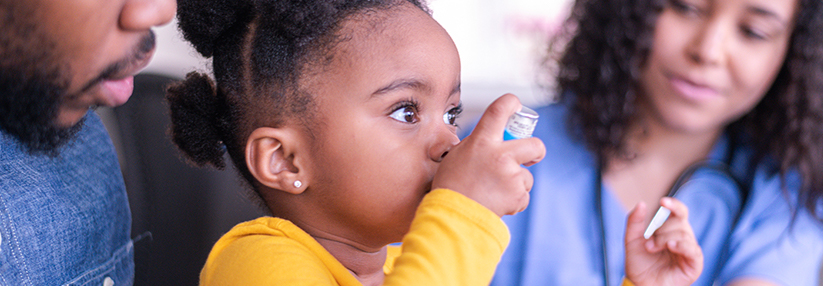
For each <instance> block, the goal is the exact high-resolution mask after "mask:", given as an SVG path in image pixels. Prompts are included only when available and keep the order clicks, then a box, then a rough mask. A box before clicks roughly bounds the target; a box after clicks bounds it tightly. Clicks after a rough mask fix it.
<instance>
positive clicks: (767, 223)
mask: <svg viewBox="0 0 823 286" xmlns="http://www.w3.org/2000/svg"><path fill="white" fill-rule="evenodd" d="M536 111H537V112H538V113H539V114H540V119H539V121H538V125H537V127H536V129H535V134H534V136H535V137H538V138H540V139H541V140H543V143H544V144H545V145H546V151H547V153H546V157H545V159H544V160H543V161H542V162H540V163H538V164H536V165H534V166H531V167H530V168H529V169H530V171H531V172H532V174H533V175H534V178H535V181H534V187H533V188H532V191H531V202H530V203H529V207H528V208H527V209H526V210H525V211H523V212H521V213H519V214H517V215H514V216H506V217H504V218H503V219H504V221H505V222H506V224H507V225H508V226H509V229H510V231H511V233H512V240H511V243H510V244H509V247H508V248H507V250H506V252H505V253H504V255H503V258H502V260H501V262H500V265H499V266H498V268H497V272H496V273H495V278H494V281H493V282H492V285H496V286H501V285H603V281H602V279H603V278H602V269H603V255H602V252H601V234H600V233H601V229H600V227H599V219H600V218H599V217H598V216H597V215H596V211H595V204H594V195H595V192H594V188H595V176H596V171H597V170H596V168H595V167H596V161H595V157H594V154H592V153H591V152H589V151H588V150H587V149H586V147H585V145H584V143H583V142H582V140H579V139H577V137H573V136H570V132H569V130H570V129H569V128H568V126H567V124H566V119H567V107H565V105H563V104H556V105H551V106H547V107H543V108H540V109H537V110H536ZM727 148H728V143H727V140H726V139H725V138H722V139H721V140H719V142H718V143H717V144H716V146H715V147H714V149H713V151H712V152H711V154H710V156H709V157H710V158H712V159H717V160H721V161H722V160H724V159H723V158H725V156H726V154H729V153H728V151H729V150H728V149H727ZM731 151H732V153H731V154H733V155H732V156H733V157H732V158H733V159H732V161H731V165H732V168H731V172H732V173H733V174H734V176H735V177H736V178H740V179H739V181H741V182H743V183H744V184H750V185H751V188H750V190H749V191H748V197H747V202H746V204H745V209H743V212H742V213H741V214H740V218H739V221H738V222H737V223H736V224H735V223H734V221H735V218H736V216H737V213H738V211H739V209H740V207H741V205H742V204H741V200H742V198H743V197H742V196H741V193H740V191H739V190H738V187H737V185H736V184H735V182H734V180H733V179H731V178H729V177H728V176H727V175H724V173H722V172H717V171H711V170H700V171H698V172H696V173H695V174H694V176H692V179H691V180H690V181H689V182H688V183H687V184H686V185H684V186H683V188H682V189H681V190H680V191H679V192H678V194H677V198H678V199H680V200H681V201H683V202H684V203H685V204H686V205H687V206H688V207H689V222H690V223H691V225H692V228H693V229H694V232H695V236H696V237H697V240H698V242H699V243H700V246H701V247H702V249H703V254H704V257H705V264H704V270H703V273H702V275H701V276H700V278H699V279H698V280H697V282H696V283H695V284H694V285H713V283H714V282H719V283H720V284H721V285H722V284H725V283H727V282H730V281H732V280H734V279H735V278H741V277H752V278H759V279H765V280H769V281H772V282H774V283H777V284H781V285H798V286H799V285H809V286H814V285H817V280H818V271H819V269H820V266H821V258H823V226H821V224H819V223H817V222H816V221H815V220H814V219H813V218H812V217H811V216H810V215H809V213H807V212H806V211H805V210H801V211H800V212H799V214H798V216H797V217H796V219H795V221H794V224H793V225H792V227H791V228H790V223H791V221H792V206H791V205H790V204H789V202H794V201H795V198H796V190H797V187H798V185H799V183H800V180H799V179H798V176H797V175H796V174H794V175H790V176H789V177H788V180H787V182H786V183H787V187H788V190H790V192H789V197H786V196H785V195H784V194H782V193H781V182H780V177H779V175H778V174H776V173H775V172H774V170H775V169H774V167H773V166H774V164H773V163H770V162H768V161H767V162H765V163H761V164H759V165H758V166H757V168H756V170H755V171H754V172H747V171H746V168H745V167H746V166H747V165H748V163H747V160H748V159H749V158H750V155H751V154H750V153H751V152H750V151H749V150H747V149H746V148H737V149H735V150H731ZM746 174H750V175H749V176H748V177H749V178H745V177H746ZM751 174H753V175H751ZM603 188H604V189H603V216H604V218H605V226H606V240H607V248H608V250H607V251H608V256H609V270H610V280H611V282H610V284H611V285H620V280H621V279H622V277H623V276H624V273H625V272H624V265H623V264H624V247H623V237H624V232H625V228H626V218H627V215H628V211H629V210H627V209H625V208H624V207H623V206H622V204H621V203H620V201H619V200H618V199H617V198H616V197H615V196H614V195H613V194H612V192H611V190H610V189H609V186H608V185H607V184H604V186H603ZM732 228H733V230H732ZM726 241H729V243H728V244H727V243H725V242H726Z"/></svg>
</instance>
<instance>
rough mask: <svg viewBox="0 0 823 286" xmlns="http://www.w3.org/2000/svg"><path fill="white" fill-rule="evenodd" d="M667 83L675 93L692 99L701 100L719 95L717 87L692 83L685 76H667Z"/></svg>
mask: <svg viewBox="0 0 823 286" xmlns="http://www.w3.org/2000/svg"><path fill="white" fill-rule="evenodd" d="M669 83H670V84H671V86H672V88H674V90H675V91H676V92H677V93H679V94H680V95H682V96H683V97H685V98H687V99H689V100H692V101H703V100H708V99H710V98H715V97H718V96H720V92H719V91H718V90H717V89H714V88H711V87H709V86H707V85H702V84H697V83H694V82H693V81H690V80H687V79H685V78H681V77H677V76H671V77H669Z"/></svg>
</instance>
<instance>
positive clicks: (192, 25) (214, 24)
mask: <svg viewBox="0 0 823 286" xmlns="http://www.w3.org/2000/svg"><path fill="white" fill-rule="evenodd" d="M250 5H251V3H249V2H248V1H244V0H178V1H177V6H178V8H177V19H178V29H179V30H180V31H181V32H182V33H183V38H185V39H186V40H187V41H189V42H191V43H192V45H194V48H195V49H196V50H197V52H199V53H200V54H201V55H203V56H204V57H211V56H212V54H213V52H214V43H215V41H217V38H218V37H219V36H220V34H222V33H223V32H224V31H226V30H228V29H230V28H231V27H232V26H234V25H235V24H237V23H236V22H237V21H238V19H240V18H241V17H240V15H241V14H242V13H243V12H244V11H247V10H248V8H249V6H250Z"/></svg>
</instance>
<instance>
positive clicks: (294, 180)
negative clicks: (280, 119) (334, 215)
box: [246, 127, 307, 194]
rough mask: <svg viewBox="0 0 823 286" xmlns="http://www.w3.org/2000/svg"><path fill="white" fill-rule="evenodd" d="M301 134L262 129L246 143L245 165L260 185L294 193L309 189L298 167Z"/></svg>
mask: <svg viewBox="0 0 823 286" xmlns="http://www.w3.org/2000/svg"><path fill="white" fill-rule="evenodd" d="M298 135H299V134H298V133H297V132H295V131H294V130H291V129H288V128H270V127H260V128H257V129H255V130H254V131H253V132H252V133H251V135H250V136H249V140H248V141H247V142H246V166H247V167H248V168H249V172H251V175H252V176H254V178H255V179H256V180H257V181H258V182H259V183H260V184H263V185H265V186H267V187H269V188H273V189H277V190H281V191H284V192H287V193H291V194H300V193H302V192H303V191H304V190H306V186H307V182H306V178H301V177H304V176H303V174H302V173H301V168H299V167H300V166H298V165H297V164H295V156H300V155H303V154H296V153H299V152H298V148H299V147H300V146H305V145H304V144H301V142H300V137H299V136H298Z"/></svg>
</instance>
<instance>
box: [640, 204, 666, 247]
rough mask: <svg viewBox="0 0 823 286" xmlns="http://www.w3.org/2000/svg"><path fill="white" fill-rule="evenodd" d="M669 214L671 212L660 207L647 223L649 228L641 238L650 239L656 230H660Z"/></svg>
mask: <svg viewBox="0 0 823 286" xmlns="http://www.w3.org/2000/svg"><path fill="white" fill-rule="evenodd" d="M671 213H672V211H671V210H669V209H667V208H665V207H660V208H659V209H657V213H655V214H654V217H653V218H652V221H651V222H649V227H647V228H646V232H644V233H643V237H645V238H646V239H649V237H652V234H654V231H656V230H657V229H658V228H660V226H662V225H663V223H664V222H666V219H668V218H669V215H670V214H671Z"/></svg>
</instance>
